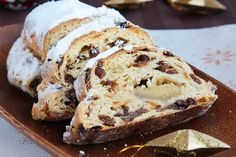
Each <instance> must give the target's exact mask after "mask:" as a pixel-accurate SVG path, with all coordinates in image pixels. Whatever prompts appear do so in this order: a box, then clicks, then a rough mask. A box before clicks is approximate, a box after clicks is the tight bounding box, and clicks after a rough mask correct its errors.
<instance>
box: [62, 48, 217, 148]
mask: <svg viewBox="0 0 236 157" xmlns="http://www.w3.org/2000/svg"><path fill="white" fill-rule="evenodd" d="M100 55H103V56H104V57H99V55H98V56H97V57H95V58H94V59H92V60H90V61H89V62H88V63H87V64H86V65H85V68H84V70H83V72H82V73H81V74H80V76H79V77H78V78H77V80H76V81H75V85H74V88H75V91H76V93H77V98H78V100H79V101H80V103H79V105H78V107H77V109H76V113H75V115H74V117H73V119H72V121H71V124H70V126H67V131H66V132H65V133H64V141H65V142H66V143H69V144H88V143H102V142H107V141H112V140H116V139H120V138H124V137H126V136H129V135H134V134H141V133H146V132H150V131H154V130H157V129H161V128H163V127H166V126H168V125H174V124H178V123H182V122H185V121H188V120H190V119H192V118H195V117H198V116H200V115H202V114H204V113H205V112H206V111H207V110H208V109H209V108H210V106H211V104H212V103H213V102H214V101H215V100H216V98H217V95H215V86H214V85H212V83H211V82H206V81H204V80H203V79H201V78H199V77H198V76H196V75H195V74H194V72H193V71H192V70H191V68H190V67H189V66H188V64H186V63H185V62H184V61H183V60H182V59H180V58H179V57H177V56H175V55H173V54H172V53H171V52H169V51H166V50H156V49H155V48H154V49H153V48H148V47H141V48H133V49H132V50H131V49H129V50H126V49H124V50H120V49H118V51H117V52H115V53H112V54H109V55H108V56H105V55H104V54H100Z"/></svg>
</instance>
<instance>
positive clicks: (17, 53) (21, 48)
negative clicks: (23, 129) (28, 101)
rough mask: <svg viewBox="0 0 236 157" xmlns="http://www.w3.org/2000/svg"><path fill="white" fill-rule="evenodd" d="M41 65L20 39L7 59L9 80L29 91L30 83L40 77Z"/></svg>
mask: <svg viewBox="0 0 236 157" xmlns="http://www.w3.org/2000/svg"><path fill="white" fill-rule="evenodd" d="M41 64H42V63H41V62H40V61H39V60H38V59H37V58H36V57H34V56H33V55H32V53H31V52H30V50H29V49H28V48H26V45H25V44H24V43H23V41H22V39H21V38H19V39H17V40H16V42H15V43H14V45H13V46H12V48H11V50H10V52H9V55H8V58H7V69H8V75H7V76H8V80H9V81H10V82H11V83H12V84H14V85H16V86H20V88H22V90H24V91H28V89H27V88H28V85H29V83H30V82H31V81H32V80H33V79H34V78H37V77H39V76H40V65H41ZM20 82H21V83H20ZM28 92H29V91H28Z"/></svg>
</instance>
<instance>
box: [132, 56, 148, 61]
mask: <svg viewBox="0 0 236 157" xmlns="http://www.w3.org/2000/svg"><path fill="white" fill-rule="evenodd" d="M148 61H150V57H149V56H147V55H139V56H138V57H137V58H136V60H135V61H134V62H148Z"/></svg>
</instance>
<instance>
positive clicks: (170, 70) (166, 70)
mask: <svg viewBox="0 0 236 157" xmlns="http://www.w3.org/2000/svg"><path fill="white" fill-rule="evenodd" d="M157 64H158V65H159V66H158V67H156V68H154V69H155V70H159V71H161V72H164V73H167V74H178V71H177V70H176V69H174V67H172V66H170V65H168V64H167V63H165V62H164V61H159V62H158V63H157Z"/></svg>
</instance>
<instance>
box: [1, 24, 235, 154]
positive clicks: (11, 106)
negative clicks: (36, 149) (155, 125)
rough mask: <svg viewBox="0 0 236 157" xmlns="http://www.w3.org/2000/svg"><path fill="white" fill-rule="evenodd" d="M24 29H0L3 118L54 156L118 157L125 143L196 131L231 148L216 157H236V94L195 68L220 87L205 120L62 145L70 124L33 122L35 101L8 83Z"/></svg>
mask: <svg viewBox="0 0 236 157" xmlns="http://www.w3.org/2000/svg"><path fill="white" fill-rule="evenodd" d="M21 29H22V25H21V24H15V25H9V26H5V27H0V115H1V116H2V117H3V118H5V119H6V120H7V121H8V122H9V123H10V124H11V125H12V126H14V127H15V128H17V129H18V130H19V131H21V132H22V133H23V134H25V135H26V136H27V137H29V138H31V139H32V140H33V141H34V142H36V143H37V144H38V145H39V146H41V147H42V148H44V149H45V150H47V151H48V152H49V153H51V154H52V155H54V156H63V157H64V156H65V157H75V156H82V155H81V154H80V153H79V152H80V150H83V151H84V152H85V153H86V155H85V156H89V157H107V156H109V157H115V156H118V151H119V150H121V149H122V148H124V145H125V144H127V145H132V144H144V143H145V142H147V141H149V140H152V139H154V138H157V137H159V136H161V135H164V134H167V133H170V132H172V131H176V130H179V129H195V130H198V131H201V132H204V133H206V134H209V135H212V136H214V137H216V138H218V139H220V140H222V141H224V142H226V143H227V144H229V145H230V146H231V147H232V148H231V149H229V150H226V151H224V152H221V153H218V154H215V155H214V156H215V157H220V156H221V157H233V156H236V94H235V92H234V91H232V90H231V89H229V88H227V87H226V86H224V85H223V84H222V83H220V82H218V81H216V80H215V79H213V78H211V77H210V76H208V75H207V74H205V73H203V72H201V71H199V70H198V69H196V68H194V71H195V73H196V74H197V75H199V76H200V77H202V78H204V79H205V80H210V81H212V82H213V83H214V84H215V85H217V87H218V91H217V92H218V95H219V99H218V100H217V101H216V102H215V104H214V105H213V106H212V108H211V109H210V110H209V111H208V112H207V113H206V114H205V115H203V116H202V117H199V118H196V119H194V120H191V121H189V122H187V123H184V124H181V125H178V126H174V127H169V128H167V129H163V130H160V131H157V132H153V133H152V134H147V135H142V136H135V137H129V138H126V139H123V140H117V141H113V142H109V143H104V144H96V145H86V146H74V145H67V144H65V143H63V141H62V135H63V132H64V131H65V125H67V124H69V121H62V122H37V121H34V120H32V118H31V106H32V103H33V100H32V98H30V96H28V95H26V94H24V93H23V92H21V91H20V90H18V89H16V88H14V87H12V86H11V85H10V84H9V83H8V81H7V71H6V58H7V55H8V51H9V48H10V47H11V45H12V44H13V42H14V41H15V40H16V39H17V37H18V36H19V35H20V31H21ZM222 75H223V74H222ZM0 142H1V141H0ZM104 148H105V149H104ZM132 153H133V151H129V152H127V153H124V154H123V155H121V156H125V157H129V156H130V154H132ZM137 156H140V157H151V156H153V157H154V156H155V153H154V151H153V150H152V149H145V150H144V151H142V152H140V153H139V154H138V155H137Z"/></svg>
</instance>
